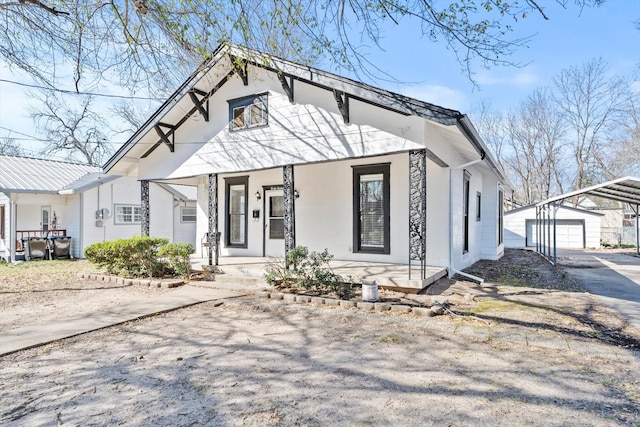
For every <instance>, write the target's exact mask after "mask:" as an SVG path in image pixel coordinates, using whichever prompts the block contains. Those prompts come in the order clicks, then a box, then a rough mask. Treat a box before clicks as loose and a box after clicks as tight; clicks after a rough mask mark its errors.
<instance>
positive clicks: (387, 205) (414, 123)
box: [105, 46, 507, 274]
mask: <svg viewBox="0 0 640 427" xmlns="http://www.w3.org/2000/svg"><path fill="white" fill-rule="evenodd" d="M229 49H230V51H229V50H227V47H225V46H221V47H220V48H218V50H216V51H215V52H214V54H213V56H212V58H211V59H210V60H209V61H207V62H205V63H204V64H203V65H202V66H201V67H200V68H199V70H198V71H197V72H196V73H194V74H193V75H192V76H191V77H189V79H188V80H187V81H186V82H185V83H184V84H183V85H182V86H181V87H180V88H179V89H178V90H177V91H176V92H175V93H174V94H173V95H172V96H171V97H170V98H169V99H167V101H166V102H165V103H164V105H163V106H161V107H160V109H159V110H158V111H156V112H155V113H154V114H153V115H152V116H151V117H150V118H149V119H148V120H147V122H146V123H145V124H144V125H143V126H142V127H141V128H140V129H139V130H138V131H137V132H136V133H135V134H134V135H133V137H132V138H131V139H130V140H129V141H128V142H127V143H126V144H124V145H123V146H122V148H121V149H120V150H119V151H118V152H117V153H116V154H115V155H114V156H113V157H112V158H111V159H110V160H109V161H107V163H106V164H105V171H106V172H108V173H110V174H116V175H125V176H134V177H136V178H137V179H139V180H140V181H141V182H142V187H143V188H144V186H145V185H148V183H150V182H154V181H160V182H171V183H184V184H190V185H197V186H198V224H197V227H198V231H197V236H198V238H206V239H207V240H208V242H209V243H210V244H211V247H212V248H213V249H214V250H213V251H212V252H213V255H212V257H211V258H210V262H212V263H213V262H215V259H216V255H220V256H232V257H233V256H251V257H261V256H269V255H274V256H282V255H284V254H285V253H286V252H287V251H288V250H290V249H292V248H293V247H294V246H295V245H304V246H307V247H308V248H309V249H310V250H316V251H321V250H323V249H325V248H327V249H328V250H329V252H330V253H332V254H333V255H334V256H335V258H336V259H337V260H348V261H367V262H384V263H397V264H406V265H409V264H410V263H411V264H412V265H416V264H417V265H429V266H440V267H444V268H448V269H449V273H450V274H453V272H455V271H456V270H460V269H463V268H465V267H468V266H469V265H471V264H472V263H474V262H476V261H478V260H479V259H497V258H500V257H501V256H502V254H503V244H502V232H501V229H502V206H503V202H502V200H503V194H504V190H505V187H507V184H506V181H505V178H504V175H503V172H502V171H501V169H500V168H499V167H498V166H497V163H496V162H495V160H494V159H493V157H492V155H491V153H489V151H488V149H487V147H486V146H485V145H484V143H483V142H482V140H481V138H480V137H479V136H478V134H477V132H476V130H475V128H474V127H473V125H472V123H471V122H470V120H469V119H468V117H467V116H465V115H463V114H462V113H460V112H458V111H455V110H450V109H446V108H442V107H438V106H435V105H432V104H429V103H426V102H422V101H419V100H416V99H412V98H409V97H406V96H403V95H399V94H396V93H392V92H388V91H385V90H382V89H379V88H375V87H372V86H368V85H366V84H363V83H360V82H356V81H353V80H350V79H347V78H344V77H341V76H338V75H335V74H331V73H327V72H324V71H321V70H318V69H315V68H311V67H306V66H301V65H297V64H294V63H291V62H288V61H285V60H280V59H275V58H272V57H267V56H262V55H261V54H260V53H258V52H255V51H247V50H245V49H242V48H238V47H235V46H232V47H230V48H229ZM247 53H250V56H246V54H247ZM246 58H250V59H248V60H245V59H246ZM146 203H148V204H149V206H151V207H150V215H151V216H153V211H154V208H153V206H152V205H153V194H151V195H150V198H149V199H148V200H147V201H146ZM143 204H145V201H144V200H143ZM151 224H153V220H151ZM152 234H153V233H152ZM216 235H218V236H219V237H220V245H219V247H218V248H217V249H218V250H217V252H216V246H215V239H214V236H216Z"/></svg>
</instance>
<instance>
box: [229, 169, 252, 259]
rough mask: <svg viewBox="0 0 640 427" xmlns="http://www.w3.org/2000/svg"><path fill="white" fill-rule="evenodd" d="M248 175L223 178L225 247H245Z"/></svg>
mask: <svg viewBox="0 0 640 427" xmlns="http://www.w3.org/2000/svg"><path fill="white" fill-rule="evenodd" d="M248 186H249V177H247V176H240V177H233V178H226V179H225V188H226V192H225V196H226V218H227V221H226V224H225V235H226V245H227V247H237V248H246V247H247V218H248V217H247V209H248V203H249V201H248V200H247V188H248Z"/></svg>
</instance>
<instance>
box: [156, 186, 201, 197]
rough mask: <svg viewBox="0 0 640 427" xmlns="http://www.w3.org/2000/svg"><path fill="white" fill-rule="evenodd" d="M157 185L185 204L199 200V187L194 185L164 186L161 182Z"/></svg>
mask: <svg viewBox="0 0 640 427" xmlns="http://www.w3.org/2000/svg"><path fill="white" fill-rule="evenodd" d="M157 184H158V185H159V186H160V187H162V188H164V189H165V190H167V191H168V192H170V193H171V194H173V195H174V196H176V197H177V198H178V199H180V200H182V201H184V202H194V201H196V200H198V187H196V186H194V185H180V184H164V183H161V182H158V183H157Z"/></svg>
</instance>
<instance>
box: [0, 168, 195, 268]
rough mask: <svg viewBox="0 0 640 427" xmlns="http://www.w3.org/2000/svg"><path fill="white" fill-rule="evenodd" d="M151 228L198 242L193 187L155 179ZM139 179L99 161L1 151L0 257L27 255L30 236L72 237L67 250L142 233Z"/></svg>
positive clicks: (173, 238)
mask: <svg viewBox="0 0 640 427" xmlns="http://www.w3.org/2000/svg"><path fill="white" fill-rule="evenodd" d="M150 192H151V194H152V195H153V200H154V204H153V208H154V209H153V211H154V212H153V214H152V215H151V219H152V220H153V224H154V225H153V228H152V231H153V234H154V235H155V236H159V237H167V238H168V239H169V240H170V241H174V242H189V243H192V244H194V245H195V244H196V234H195V231H196V222H195V220H196V215H195V213H196V209H195V198H196V189H195V187H187V186H168V185H161V184H157V185H156V184H154V185H152V186H151V187H150ZM140 200H141V194H140V183H138V182H137V181H136V179H135V178H132V177H118V176H113V175H105V174H104V173H102V170H101V169H100V168H97V167H91V166H85V165H78V164H73V163H66V162H58V161H51V160H43V159H33V158H26V157H15V156H0V259H4V260H6V261H14V260H17V259H22V258H24V257H26V258H28V257H29V254H28V251H27V252H26V253H25V251H24V249H27V244H26V243H27V242H28V239H29V238H35V237H38V238H39V237H45V236H54V235H56V236H69V237H71V255H72V256H74V257H81V256H82V253H83V250H84V248H86V247H87V246H89V245H91V244H93V243H95V242H102V241H106V240H113V239H117V238H126V237H132V236H134V235H140V223H141V209H142V208H141V203H140Z"/></svg>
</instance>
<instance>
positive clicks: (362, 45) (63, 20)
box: [0, 0, 603, 91]
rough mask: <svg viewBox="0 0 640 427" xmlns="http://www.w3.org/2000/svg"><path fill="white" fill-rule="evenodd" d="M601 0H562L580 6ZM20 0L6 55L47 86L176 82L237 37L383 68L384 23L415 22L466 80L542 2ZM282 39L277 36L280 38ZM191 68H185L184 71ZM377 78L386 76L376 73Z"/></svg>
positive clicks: (2, 26) (252, 44) (505, 52)
mask: <svg viewBox="0 0 640 427" xmlns="http://www.w3.org/2000/svg"><path fill="white" fill-rule="evenodd" d="M602 1H603V0H556V2H557V3H560V4H562V5H566V4H567V3H569V2H571V3H574V4H576V5H577V6H578V7H584V6H592V5H599V4H600V3H602ZM445 3H446V4H442V3H439V2H438V1H437V0H420V1H417V0H375V1H370V0H336V1H329V2H327V1H326V0H306V1H301V0H273V1H265V0H234V1H229V0H181V1H180V2H173V1H169V0H112V1H108V2H103V1H97V0H88V1H82V2H80V1H68V2H53V1H52V2H50V3H49V2H47V1H43V0H16V1H11V0H9V1H5V2H2V3H0V58H2V59H3V60H5V61H6V62H7V63H9V64H11V65H12V66H15V67H18V68H20V69H22V70H24V71H26V72H28V73H29V74H30V75H31V76H33V77H34V78H36V79H39V80H40V81H41V82H43V83H44V84H46V85H49V86H50V87H56V86H58V85H59V81H60V79H61V78H62V77H63V76H65V75H71V76H73V77H72V78H73V86H74V87H75V88H76V90H78V91H79V90H86V88H87V87H92V86H95V85H96V84H98V83H99V82H102V81H105V80H106V81H110V82H114V83H118V84H123V85H126V86H128V87H129V88H132V89H134V88H139V87H142V86H145V85H146V87H160V88H161V89H164V88H166V87H174V86H175V84H174V83H176V82H179V81H181V80H183V78H184V76H185V74H186V72H187V70H191V69H192V64H193V62H194V61H201V59H202V58H205V57H207V56H208V55H209V54H210V52H211V51H212V49H213V48H214V47H216V46H217V45H218V44H220V43H226V42H232V43H236V44H240V45H243V46H246V47H249V48H255V49H259V50H262V51H264V52H266V53H272V54H276V55H277V54H285V55H286V56H287V58H288V59H292V60H295V61H298V62H306V61H309V60H311V61H313V60H314V59H315V58H316V57H318V56H320V55H324V56H326V57H327V58H329V59H330V60H331V61H332V62H333V63H334V65H335V66H336V67H341V68H346V69H348V70H351V71H352V72H354V73H356V74H357V75H358V74H370V73H373V74H377V72H378V71H379V69H378V68H377V66H378V65H380V64H372V63H371V62H369V60H368V57H367V53H368V52H370V51H371V49H375V48H377V47H379V42H380V40H381V39H382V38H383V35H384V31H385V28H384V27H386V26H388V25H392V26H400V25H406V24H412V23H413V24H418V25H419V26H420V28H421V30H422V36H423V40H424V42H425V44H429V43H432V42H440V43H444V44H446V45H447V46H448V48H449V49H450V50H451V51H452V52H453V54H454V55H455V56H456V58H457V59H458V61H459V62H460V64H461V67H462V69H463V70H464V71H465V72H466V73H467V75H468V76H469V77H471V76H472V74H473V69H474V68H475V67H476V66H492V65H496V64H511V65H513V63H512V62H511V59H510V55H511V54H512V53H513V52H514V51H515V50H516V49H518V48H520V47H522V46H526V44H527V41H528V39H529V38H528V37H525V38H518V37H515V36H514V34H515V33H514V32H513V26H514V25H515V24H516V23H517V22H518V21H522V20H524V19H531V18H528V16H529V15H530V14H533V15H534V16H538V17H541V18H543V19H548V16H547V14H546V12H545V10H544V8H543V7H542V6H540V5H539V4H538V2H537V0H512V1H509V2H506V1H497V0H458V1H456V2H453V3H448V2H445ZM276 35H277V36H276ZM184 65H186V67H184ZM378 75H379V74H378Z"/></svg>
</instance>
